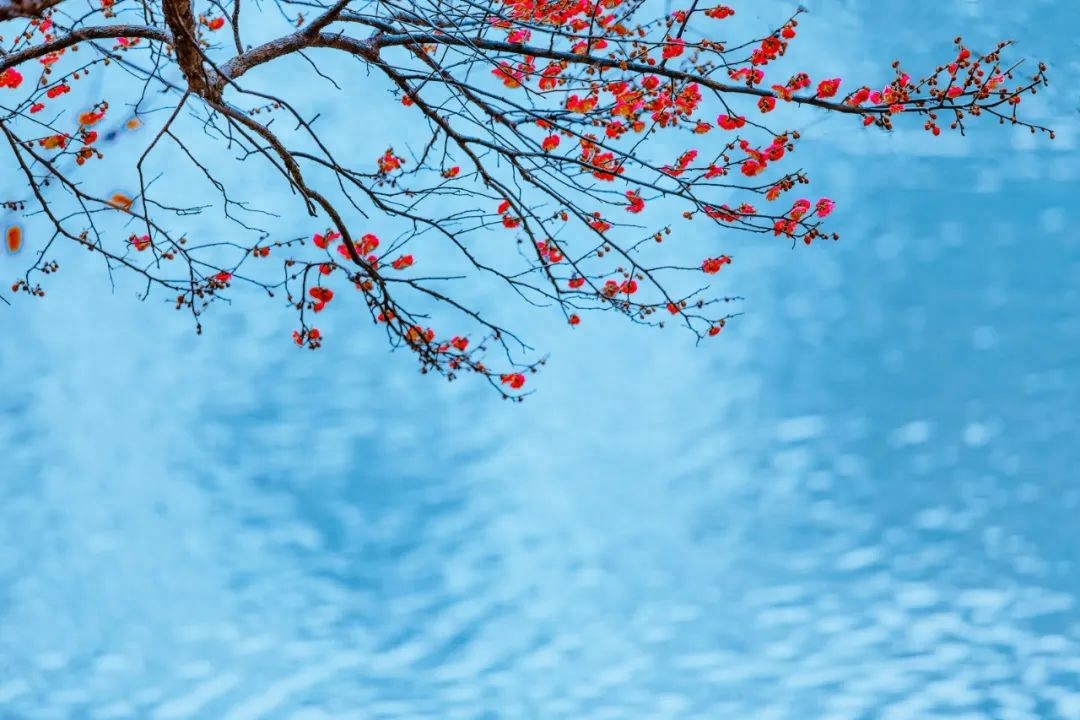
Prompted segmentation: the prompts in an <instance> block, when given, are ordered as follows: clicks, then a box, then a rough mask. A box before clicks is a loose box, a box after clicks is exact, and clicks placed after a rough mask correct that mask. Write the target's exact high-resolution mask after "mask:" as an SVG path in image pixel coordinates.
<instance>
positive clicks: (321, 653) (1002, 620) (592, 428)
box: [0, 3, 1080, 720]
mask: <svg viewBox="0 0 1080 720" xmlns="http://www.w3.org/2000/svg"><path fill="white" fill-rule="evenodd" d="M959 6H964V7H967V5H965V4H962V3H961V4H958V7H959ZM1055 107H1056V106H1055ZM1062 135H1063V137H1066V138H1067V137H1069V133H1068V131H1067V130H1066V131H1065V132H1063V133H1062ZM899 139H900V140H901V141H903V138H902V137H901V138H899ZM980 142H990V140H987V139H985V138H982V139H980V138H974V139H973V143H980ZM862 152H864V149H860V147H859V146H856V147H851V146H848V145H845V144H837V145H836V146H835V147H834V148H833V149H832V150H830V152H829V153H828V154H829V157H828V158H827V160H828V168H829V169H828V170H827V172H826V173H823V175H825V176H826V177H821V178H819V179H820V180H821V181H822V182H830V180H829V176H831V181H832V182H833V183H834V184H833V186H834V187H837V188H838V190H837V193H836V195H837V196H838V200H841V199H842V200H843V202H842V203H841V205H842V206H845V205H846V206H849V207H870V208H875V209H876V212H875V213H874V218H873V219H872V220H871V221H868V222H867V223H866V225H865V227H863V226H862V225H860V224H859V223H858V222H855V221H851V220H849V221H848V222H851V224H852V227H851V228H850V229H848V230H847V232H846V238H845V241H844V242H843V243H840V244H838V245H835V246H829V247H827V248H818V247H816V246H815V247H814V248H810V249H809V250H807V251H800V252H799V253H796V254H788V253H786V252H784V253H777V252H776V251H775V248H762V249H760V250H757V251H751V250H750V249H749V248H744V249H741V255H740V272H741V273H743V274H742V275H740V277H742V278H756V279H755V280H752V281H751V280H746V279H744V280H741V282H753V283H757V284H755V285H754V286H753V287H748V288H747V290H746V291H745V292H744V294H746V295H748V296H749V297H750V298H751V299H752V303H753V305H752V307H750V308H748V309H749V310H751V312H750V313H749V314H748V315H747V316H746V317H745V318H742V319H740V321H739V323H738V325H737V326H733V327H732V328H731V329H730V330H731V332H727V331H725V335H724V336H723V338H722V340H723V342H724V343H725V345H724V346H723V351H700V350H698V351H693V350H691V349H690V348H689V347H687V345H686V344H685V342H683V340H685V339H677V338H675V336H671V337H670V338H667V336H664V338H667V339H666V340H665V339H661V338H658V337H657V336H656V335H655V334H650V333H635V332H632V331H628V329H627V328H626V327H624V326H622V325H621V324H612V325H610V326H609V325H607V324H606V322H605V320H603V319H597V320H595V321H593V320H590V326H589V332H576V333H574V334H573V335H570V334H569V332H568V331H564V330H563V329H561V328H560V329H558V330H556V329H549V330H546V331H545V330H543V329H542V330H541V332H540V333H539V335H540V336H534V338H533V339H534V340H535V341H536V343H537V344H538V345H540V346H544V347H551V348H553V350H554V351H555V354H554V357H553V361H552V363H551V364H550V366H549V367H548V368H547V370H546V371H545V375H544V377H543V378H541V379H538V383H537V384H538V385H540V386H541V392H540V394H539V395H537V396H535V397H533V398H531V399H530V402H528V403H526V404H524V405H522V406H520V407H517V408H510V407H508V406H507V405H506V404H502V403H498V402H496V401H494V399H493V398H491V397H489V396H488V395H487V394H486V393H485V392H484V391H483V390H482V389H480V388H476V387H472V386H468V385H466V384H464V383H462V384H455V385H452V386H444V385H440V384H438V383H432V382H429V381H425V380H421V379H420V378H419V377H418V376H416V375H415V374H414V373H413V372H412V368H411V367H410V366H409V365H408V362H407V361H406V362H402V360H401V358H397V357H391V358H388V357H387V355H386V354H385V353H384V352H383V350H382V348H381V347H379V346H377V344H375V343H373V342H372V340H371V338H370V337H369V336H368V335H367V334H364V333H357V334H356V336H355V339H352V340H348V341H345V340H342V341H341V342H336V343H328V344H327V346H326V347H325V348H324V349H323V350H322V351H320V352H319V353H315V354H310V356H308V355H306V354H305V356H303V357H302V359H300V360H298V359H297V357H298V356H297V355H296V351H295V349H294V348H291V347H290V346H289V345H288V342H287V332H283V331H282V328H281V318H280V317H279V316H276V315H274V314H273V313H267V314H266V315H244V314H242V313H239V312H233V311H228V312H219V313H218V314H217V316H216V317H214V318H212V319H211V320H210V321H208V322H207V323H206V327H207V333H208V334H207V336H206V337H204V338H203V339H201V340H198V341H194V340H193V339H192V335H191V329H190V327H189V326H188V324H187V321H186V319H184V318H183V317H179V316H173V315H171V314H170V313H166V312H164V311H163V310H162V308H160V307H157V306H156V305H154V304H140V303H136V302H133V301H132V300H131V298H130V293H127V292H126V290H125V289H123V288H122V289H121V291H120V292H118V293H117V295H115V296H110V295H108V294H103V289H104V287H107V286H105V285H104V282H105V281H104V280H103V279H102V278H101V277H100V268H97V267H90V266H88V267H73V268H71V269H70V270H66V272H69V273H70V274H69V275H65V276H64V279H65V283H57V284H56V287H55V291H54V290H53V289H50V296H49V297H50V301H49V302H45V303H39V304H36V305H23V306H20V308H19V311H18V313H17V314H15V313H10V314H9V316H8V317H9V318H10V319H5V322H6V323H10V325H7V327H10V328H12V329H11V330H10V332H11V333H12V335H13V336H14V337H15V338H18V341H19V342H18V343H16V344H8V345H6V346H5V347H4V348H3V349H0V371H3V373H4V377H5V379H6V380H7V385H6V386H5V392H4V393H3V394H0V403H2V405H0V408H2V410H0V412H2V417H3V418H4V422H3V423H0V448H2V449H3V451H4V456H3V461H2V468H3V485H2V486H0V500H2V502H0V716H2V717H15V718H24V717H25V718H35V719H36V718H71V717H80V718H81V717H88V718H126V717H133V718H162V719H166V718H202V717H205V718H226V719H227V720H249V719H254V718H279V717H280V718H294V719H304V720H315V719H320V720H322V719H326V718H423V717H432V718H469V719H473V718H502V717H507V718H519V717H573V718H598V719H600V718H625V717H657V718H702V719H705V718H708V719H709V720H712V719H713V718H717V717H732V718H760V719H762V720H767V719H773V718H776V719H780V718H796V717H808V716H809V717H821V718H835V719H839V718H883V719H885V720H894V719H895V720H908V719H909V718H914V717H918V718H920V719H926V718H936V717H940V718H944V717H948V718H950V719H951V720H955V719H956V718H972V719H974V718H985V717H994V718H1002V719H1003V720H1028V719H1031V720H1034V719H1036V718H1039V719H1043V718H1074V717H1076V716H1077V715H1078V714H1080V677H1078V676H1080V661H1078V660H1077V658H1078V657H1080V648H1078V647H1077V644H1078V641H1080V614H1078V611H1077V608H1076V598H1077V597H1078V595H1080V573H1078V572H1077V567H1076V562H1077V547H1078V546H1077V543H1076V541H1075V537H1074V535H1075V533H1074V531H1073V525H1074V523H1073V516H1074V515H1075V513H1076V509H1077V505H1078V503H1080V491H1078V490H1077V489H1076V488H1074V487H1073V483H1072V482H1071V481H1072V472H1071V470H1072V468H1073V467H1074V466H1075V465H1076V464H1077V462H1078V461H1080V457H1078V451H1077V449H1076V447H1075V443H1072V442H1071V439H1072V438H1073V437H1074V436H1075V434H1076V408H1077V407H1080V397H1078V394H1080V391H1078V390H1077V389H1076V385H1075V383H1073V382H1071V377H1072V374H1073V372H1074V371H1075V368H1076V367H1077V366H1078V364H1080V362H1078V361H1080V357H1078V351H1077V350H1076V348H1080V337H1078V334H1080V306H1078V305H1077V303H1076V290H1075V287H1076V279H1077V277H1078V272H1080V254H1078V249H1077V246H1076V244H1075V240H1074V238H1073V237H1072V234H1071V232H1070V228H1071V227H1072V225H1073V224H1074V223H1075V222H1076V217H1075V211H1074V210H1072V209H1071V208H1072V205H1071V204H1070V200H1071V198H1072V195H1074V194H1075V191H1076V184H1077V183H1076V181H1077V178H1076V175H1075V170H1070V169H1069V168H1070V167H1072V168H1075V164H1073V165H1071V166H1070V165H1069V163H1068V160H1070V159H1075V152H1074V151H1072V150H1070V148H1069V147H1068V146H1066V147H1065V148H1064V149H1063V150H1061V149H1059V150H1053V151H1039V153H1041V154H1038V155H1033V154H1031V153H1030V152H1028V151H1026V150H1024V149H1023V148H1012V149H1002V150H1000V155H997V156H995V155H993V154H990V153H985V152H982V151H980V152H979V153H974V154H973V155H972V156H971V158H967V157H955V158H951V159H939V160H937V161H935V162H936V163H937V164H935V165H934V166H933V167H932V168H928V166H927V165H926V164H925V163H926V162H928V161H927V160H926V159H925V158H921V159H920V158H916V159H907V160H902V159H899V157H898V156H894V155H892V154H888V155H884V156H871V157H864V156H862V155H860V156H859V157H853V155H856V154H859V153H862ZM1069 152H1072V153H1073V154H1072V155H1069V154H1068V153H1069ZM946 154H947V153H946ZM976 156H977V157H979V158H981V159H974V158H975V157H976ZM1032 158H1036V159H1032ZM1002 164H1005V165H1009V166H1010V167H1014V168H1016V172H1015V173H1010V174H1009V175H1003V174H1002V173H1001V172H1000V171H999V170H997V169H996V168H997V167H998V166H999V165H1002ZM854 167H859V168H861V170H860V172H861V173H864V174H863V175H860V176H857V177H856V176H855V175H854V170H853V168H854ZM1025 168H1027V170H1025ZM1029 171H1030V172H1029ZM971 178H975V179H976V181H975V182H974V183H969V182H967V180H968V179H971ZM1048 178H1050V179H1053V180H1054V183H1053V184H1050V185H1049V186H1048V185H1047V183H1046V180H1047V179H1048ZM842 193H846V197H843V198H841V197H840V196H841V194H842ZM980 203H983V204H984V206H985V211H977V210H976V211H971V208H973V207H976V208H977V207H978V206H979V204H980ZM958 208H964V210H963V211H962V212H961V210H959V209H958ZM954 209H957V210H955V212H954ZM595 358H601V359H602V362H599V363H597V362H593V360H591V359H595ZM583 368H585V369H583ZM583 398H587V400H588V401H587V402H583Z"/></svg>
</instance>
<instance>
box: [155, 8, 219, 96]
mask: <svg viewBox="0 0 1080 720" xmlns="http://www.w3.org/2000/svg"><path fill="white" fill-rule="evenodd" d="M161 9H162V12H163V14H164V15H165V24H166V25H168V26H169V30H171V31H172V34H173V49H175V50H176V64H177V65H179V66H180V72H182V73H184V78H185V79H186V80H187V83H188V87H189V88H190V89H191V91H192V92H193V93H195V94H196V95H198V96H200V97H203V98H206V100H208V101H210V102H218V101H220V100H221V84H220V83H216V82H212V81H211V80H210V76H209V73H207V71H206V66H205V65H203V54H202V50H200V49H199V45H198V40H196V38H195V11H194V10H193V9H192V7H191V0H162V3H161Z"/></svg>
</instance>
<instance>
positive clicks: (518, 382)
mask: <svg viewBox="0 0 1080 720" xmlns="http://www.w3.org/2000/svg"><path fill="white" fill-rule="evenodd" d="M499 382H501V383H502V384H503V385H509V386H510V387H511V388H513V389H514V390H517V389H518V388H520V387H521V386H522V385H524V384H525V376H524V375H522V374H521V373H510V374H508V375H501V376H500V377H499Z"/></svg>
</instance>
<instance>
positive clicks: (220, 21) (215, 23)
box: [206, 17, 225, 32]
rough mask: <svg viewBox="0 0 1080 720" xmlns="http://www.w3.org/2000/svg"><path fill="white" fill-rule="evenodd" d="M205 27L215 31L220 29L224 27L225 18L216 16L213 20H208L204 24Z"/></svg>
mask: <svg viewBox="0 0 1080 720" xmlns="http://www.w3.org/2000/svg"><path fill="white" fill-rule="evenodd" d="M206 27H208V28H210V29H211V30H213V31H215V32H216V31H218V30H220V29H221V28H223V27H225V18H223V17H216V18H214V19H213V20H211V21H210V22H208V23H207V24H206Z"/></svg>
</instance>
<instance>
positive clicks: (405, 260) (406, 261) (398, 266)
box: [390, 255, 413, 270]
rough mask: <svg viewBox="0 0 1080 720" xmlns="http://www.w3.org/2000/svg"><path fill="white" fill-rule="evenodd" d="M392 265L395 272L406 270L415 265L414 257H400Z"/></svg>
mask: <svg viewBox="0 0 1080 720" xmlns="http://www.w3.org/2000/svg"><path fill="white" fill-rule="evenodd" d="M390 264H391V266H392V267H393V268H394V269H395V270H404V269H405V268H407V267H409V266H410V265H412V264H413V256H412V255H402V256H401V257H399V258H398V259H397V260H395V261H394V262H392V263H390Z"/></svg>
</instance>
